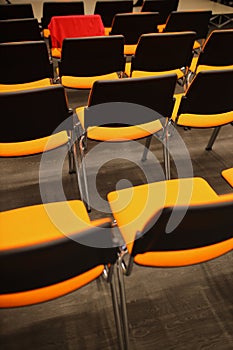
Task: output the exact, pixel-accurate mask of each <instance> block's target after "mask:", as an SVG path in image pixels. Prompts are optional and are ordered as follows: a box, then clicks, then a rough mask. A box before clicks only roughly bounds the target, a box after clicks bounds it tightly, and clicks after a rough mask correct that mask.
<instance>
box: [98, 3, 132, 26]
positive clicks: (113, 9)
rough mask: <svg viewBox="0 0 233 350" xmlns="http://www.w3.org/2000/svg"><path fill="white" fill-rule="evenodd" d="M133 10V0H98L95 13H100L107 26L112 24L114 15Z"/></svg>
mask: <svg viewBox="0 0 233 350" xmlns="http://www.w3.org/2000/svg"><path fill="white" fill-rule="evenodd" d="M128 12H129V13H130V12H133V0H120V1H119V0H113V1H108V0H107V1H96V3H95V8H94V14H95V15H100V16H101V18H102V21H103V25H104V27H105V28H109V29H108V32H109V30H110V27H111V25H112V21H113V18H114V16H115V15H116V14H117V13H128Z"/></svg>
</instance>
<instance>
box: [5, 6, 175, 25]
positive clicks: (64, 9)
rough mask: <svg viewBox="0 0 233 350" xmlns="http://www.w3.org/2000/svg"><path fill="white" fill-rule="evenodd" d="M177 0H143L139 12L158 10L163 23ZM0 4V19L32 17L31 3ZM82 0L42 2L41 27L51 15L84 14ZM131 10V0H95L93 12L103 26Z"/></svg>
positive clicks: (47, 22)
mask: <svg viewBox="0 0 233 350" xmlns="http://www.w3.org/2000/svg"><path fill="white" fill-rule="evenodd" d="M178 3H179V1H178V0H165V1H164V0H162V1H160V0H159V1H158V0H156V1H154V0H150V1H144V2H143V5H142V7H141V9H140V11H141V12H159V15H160V23H165V22H166V19H167V17H168V15H169V14H170V12H172V11H176V10H177V8H178ZM10 5H11V6H9V5H7V4H4V5H0V9H1V10H0V19H1V20H2V19H13V18H14V19H16V18H34V13H33V8H32V4H31V3H25V4H10ZM84 7H85V6H84V2H83V1H59V2H58V1H55V2H46V1H45V2H43V7H42V17H41V27H42V29H47V28H48V25H49V23H50V21H51V18H52V17H53V16H66V15H84V14H85V9H84ZM130 12H133V0H121V1H117V0H111V1H96V3H95V8H94V14H99V15H100V16H101V18H102V21H103V24H104V26H105V27H110V26H111V25H112V20H113V18H114V16H115V15H116V14H117V13H130Z"/></svg>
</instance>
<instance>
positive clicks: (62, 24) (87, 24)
mask: <svg viewBox="0 0 233 350" xmlns="http://www.w3.org/2000/svg"><path fill="white" fill-rule="evenodd" d="M48 28H49V30H50V35H51V41H52V48H61V47H62V42H63V39H65V38H75V37H85V36H103V35H105V33H104V25H103V22H102V19H101V17H100V16H99V15H77V16H54V17H52V19H51V21H50V23H49V25H48Z"/></svg>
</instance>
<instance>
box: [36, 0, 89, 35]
mask: <svg viewBox="0 0 233 350" xmlns="http://www.w3.org/2000/svg"><path fill="white" fill-rule="evenodd" d="M71 15H84V2H83V1H45V2H43V8H42V17H41V27H42V30H43V35H44V37H45V38H49V36H50V31H49V29H48V25H49V23H50V21H51V18H52V17H54V16H71Z"/></svg>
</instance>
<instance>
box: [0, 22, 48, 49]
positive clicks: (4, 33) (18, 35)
mask: <svg viewBox="0 0 233 350" xmlns="http://www.w3.org/2000/svg"><path fill="white" fill-rule="evenodd" d="M35 40H42V36H41V33H40V27H39V23H38V20H37V19H36V18H24V19H8V20H1V21H0V43H6V42H13V41H35Z"/></svg>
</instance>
